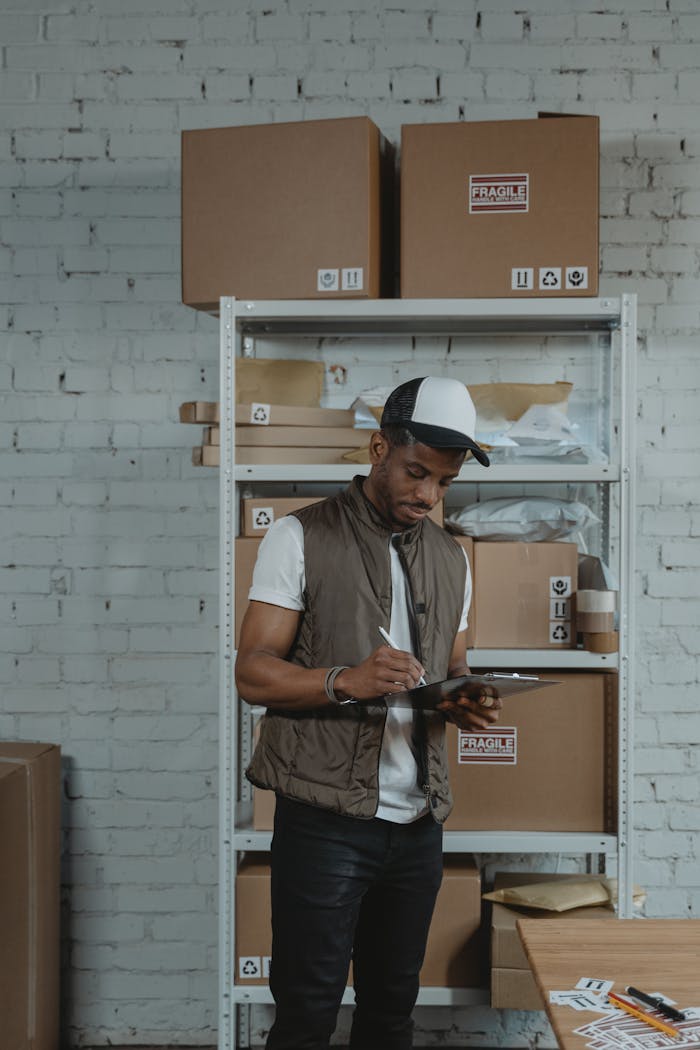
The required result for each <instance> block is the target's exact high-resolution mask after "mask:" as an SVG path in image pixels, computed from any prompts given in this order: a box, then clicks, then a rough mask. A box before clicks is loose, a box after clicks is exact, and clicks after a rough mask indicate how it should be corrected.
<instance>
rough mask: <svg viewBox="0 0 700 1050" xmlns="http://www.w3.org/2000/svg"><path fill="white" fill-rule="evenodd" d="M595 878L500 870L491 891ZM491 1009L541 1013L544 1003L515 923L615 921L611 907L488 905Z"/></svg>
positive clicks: (493, 903)
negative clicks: (559, 909) (547, 908)
mask: <svg viewBox="0 0 700 1050" xmlns="http://www.w3.org/2000/svg"><path fill="white" fill-rule="evenodd" d="M596 878H597V876H596V875H583V874H549V873H547V872H531V871H527V872H523V871H507V872H503V871H499V872H496V874H495V876H494V882H493V888H494V889H503V888H504V887H507V886H523V885H525V884H527V883H536V882H551V881H554V880H569V881H577V882H578V881H580V880H581V879H596ZM491 908H492V911H491V922H490V925H491V1006H493V1007H496V1008H499V1009H510V1010H543V1009H544V1004H543V1003H542V997H541V995H540V992H539V989H538V987H537V983H536V981H535V978H534V976H533V974H532V972H531V970H530V964H529V962H528V959H527V956H526V954H525V949H524V948H523V945H522V941H521V940H520V934H519V933H518V930H517V926H516V923H517V921H518V919H519V918H521V917H523V916H527V918H534V919H557V918H562V919H579V918H580V919H585V920H590V919H601V920H605V919H614V918H615V913H614V911H613V910H612V908H602V907H601V908H598V907H591V908H572V909H571V910H570V911H567V912H551V911H543V910H542V909H538V908H509V907H507V906H506V905H504V904H499V903H498V902H496V901H494V902H492V904H491Z"/></svg>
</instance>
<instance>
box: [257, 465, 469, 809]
mask: <svg viewBox="0 0 700 1050" xmlns="http://www.w3.org/2000/svg"><path fill="white" fill-rule="evenodd" d="M363 480H364V479H363V478H362V477H356V478H355V479H354V480H353V482H352V483H351V484H350V486H349V487H348V488H347V489H346V490H345V491H344V492H342V493H340V494H339V495H338V496H334V497H331V498H330V499H327V500H324V501H323V502H322V503H314V504H312V505H311V506H310V507H305V508H304V509H303V510H300V511H297V512H296V515H295V516H296V517H297V518H298V519H299V521H300V522H301V523H302V526H303V528H304V561H305V570H306V589H305V592H304V612H303V613H302V616H301V622H300V626H299V631H298V633H297V637H296V639H295V642H294V645H293V647H292V649H291V651H290V653H289V656H288V659H290V660H292V661H294V662H295V663H297V664H300V665H301V666H302V667H310V668H311V667H332V666H335V665H338V664H342V665H346V666H355V665H356V664H359V663H361V662H362V660H364V659H366V658H367V657H368V656H369V655H370V653H371V652H372V651H373V650H374V649H376V648H377V646H378V645H380V644H381V638H380V636H379V632H378V626H379V625H380V624H381V625H383V626H388V625H389V622H390V617H391V563H390V554H389V543H390V542H391V535H392V533H391V528H390V527H389V526H388V525H387V524H386V522H384V521H383V520H382V518H381V517H380V516H379V514H378V513H377V511H376V510H375V508H374V507H373V505H372V504H371V503H370V502H369V500H368V499H367V498H366V497H365V496H364V494H363V491H362V483H363ZM394 542H395V544H397V549H398V551H399V557H400V558H401V560H402V564H403V567H404V572H405V573H406V574H407V582H408V584H409V587H408V589H409V591H410V592H412V597H413V607H414V609H415V623H416V625H417V632H418V639H417V644H418V646H419V647H420V648H419V649H416V652H420V659H421V661H422V663H423V666H424V667H425V671H426V680H427V681H428V682H435V681H439V680H440V679H442V678H444V677H445V676H446V674H447V669H448V667H449V661H450V655H451V652H452V646H453V643H454V639H455V636H456V634H457V630H458V628H459V621H460V616H461V612H462V604H463V601H464V584H465V574H466V565H465V561H464V555H463V552H462V551H461V549H460V548H459V546H458V545H457V544H456V543H455V542H454V540H453V539H452V538H451V537H450V536H449V535H448V534H447V533H446V532H444V531H443V529H441V528H440V527H439V526H438V525H436V524H435V522H433V521H431V520H430V519H424V520H423V521H422V522H419V523H418V524H417V525H416V526H415V527H413V528H411V529H409V530H406V531H405V532H403V533H401V534H400V536H399V537H398V540H396V539H395V540H394ZM414 648H415V647H414ZM417 719H418V724H417V737H418V740H419V741H420V752H421V762H420V765H422V767H423V768H422V770H421V771H420V776H421V785H422V786H423V789H424V791H425V793H426V797H427V798H428V800H429V804H430V810H431V812H432V814H433V817H434V818H435V820H436V821H438V822H442V821H444V820H445V819H446V817H447V815H448V814H449V812H450V809H451V807H452V796H451V795H450V789H449V784H448V775H447V760H446V755H445V742H444V738H445V733H444V719H443V717H442V715H440V714H438V713H435V712H431V713H425V714H424V713H422V712H419V713H418V715H417ZM385 721H386V704H385V703H384V701H383V700H381V699H379V698H378V699H377V701H376V702H371V703H358V704H347V705H341V706H331V705H329V706H328V707H327V708H315V709H313V710H309V711H294V712H291V711H285V712H280V711H272V710H268V711H267V713H266V714H265V716H264V718H263V719H262V723H261V733H260V740H259V743H258V746H257V747H256V749H255V754H254V755H253V759H252V762H251V764H250V766H249V768H248V770H247V771H246V775H247V777H248V779H249V780H250V781H252V783H253V784H256V785H258V786H259V787H264V788H271V789H273V790H274V791H276V792H277V793H278V794H282V795H285V796H287V797H289V798H293V799H297V800H298V801H300V802H306V803H309V804H311V805H314V806H320V807H322V808H324V809H331V810H334V811H336V812H338V813H344V814H346V815H348V816H353V817H363V818H369V817H372V816H374V814H375V812H376V810H377V803H378V768H379V754H380V749H381V743H382V735H383V732H384V723H385Z"/></svg>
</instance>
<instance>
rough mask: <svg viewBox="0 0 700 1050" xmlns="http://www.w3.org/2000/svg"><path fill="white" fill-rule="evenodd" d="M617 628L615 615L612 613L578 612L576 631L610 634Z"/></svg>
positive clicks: (578, 610)
mask: <svg viewBox="0 0 700 1050" xmlns="http://www.w3.org/2000/svg"><path fill="white" fill-rule="evenodd" d="M614 626H615V614H614V613H611V612H581V610H580V609H578V608H577V610H576V630H577V631H583V632H584V633H588V632H591V633H593V632H596V633H598V632H605V633H609V632H610V631H612V629H613V627H614Z"/></svg>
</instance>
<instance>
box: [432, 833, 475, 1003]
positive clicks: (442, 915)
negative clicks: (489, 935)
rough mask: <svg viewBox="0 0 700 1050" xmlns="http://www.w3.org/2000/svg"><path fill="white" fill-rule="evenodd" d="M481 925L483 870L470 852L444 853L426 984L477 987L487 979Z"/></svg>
mask: <svg viewBox="0 0 700 1050" xmlns="http://www.w3.org/2000/svg"><path fill="white" fill-rule="evenodd" d="M487 954H488V953H487V949H486V945H485V941H484V938H483V936H482V925H481V873H480V871H479V868H478V866H477V864H476V860H475V858H474V857H473V856H471V855H469V854H458V853H455V854H450V853H448V854H445V857H444V862H443V876H442V885H441V887H440V891H439V893H438V896H437V901H436V902H435V911H434V912H433V920H432V922H431V924H430V933H429V935H428V944H427V947H426V951H425V959H424V961H423V968H422V969H421V973H420V983H421V986H422V987H423V988H433V987H440V988H475V987H479V986H481V985H482V984H483V983H484V981H485V979H486V959H487Z"/></svg>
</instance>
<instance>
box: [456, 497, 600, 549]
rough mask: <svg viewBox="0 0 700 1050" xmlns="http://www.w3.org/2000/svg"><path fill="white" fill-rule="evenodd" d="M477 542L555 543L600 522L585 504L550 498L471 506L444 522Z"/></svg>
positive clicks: (508, 500) (498, 500) (495, 500)
mask: <svg viewBox="0 0 700 1050" xmlns="http://www.w3.org/2000/svg"><path fill="white" fill-rule="evenodd" d="M447 520H448V521H449V522H451V523H452V524H454V525H457V526H458V527H459V530H460V531H461V532H462V533H463V534H464V535H465V536H472V537H473V538H474V539H478V540H501V541H507V540H510V541H513V540H515V541H521V542H523V543H535V542H537V541H539V540H559V539H564V538H565V537H567V536H571V534H572V533H574V532H579V531H580V530H581V529H585V528H586V527H587V526H588V525H592V524H593V523H595V522H597V521H600V518H598V517H597V515H595V514H594V513H593V511H592V510H591V509H590V507H587V506H586V505H585V503H579V502H577V501H576V500H564V499H555V498H553V497H550V496H532V497H514V498H508V497H504V498H502V499H489V500H484V502H483V503H473V504H471V505H470V506H468V507H465V508H464V509H463V510H461V511H458V512H457V513H456V514H450V515H449V517H448V519H447Z"/></svg>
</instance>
